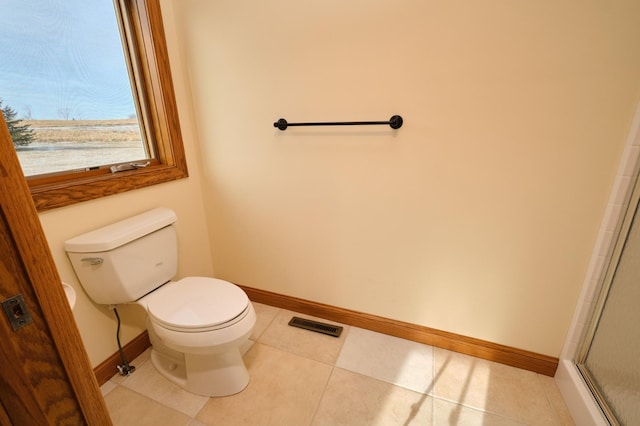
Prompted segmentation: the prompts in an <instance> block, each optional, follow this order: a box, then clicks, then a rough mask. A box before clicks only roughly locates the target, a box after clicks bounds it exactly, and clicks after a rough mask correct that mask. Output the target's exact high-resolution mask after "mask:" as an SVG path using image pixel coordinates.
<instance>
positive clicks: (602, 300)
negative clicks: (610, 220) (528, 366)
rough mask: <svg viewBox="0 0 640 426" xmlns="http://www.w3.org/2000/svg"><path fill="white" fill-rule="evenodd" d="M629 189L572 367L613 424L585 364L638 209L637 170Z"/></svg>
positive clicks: (604, 402)
mask: <svg viewBox="0 0 640 426" xmlns="http://www.w3.org/2000/svg"><path fill="white" fill-rule="evenodd" d="M630 189H632V194H631V197H630V198H629V201H628V202H627V205H626V206H625V207H626V208H625V209H624V214H623V215H622V217H621V220H620V226H619V229H618V231H617V232H616V233H615V234H616V235H617V237H616V238H615V244H613V248H612V250H611V255H610V256H609V258H608V259H607V263H606V267H605V268H603V274H602V275H603V277H602V280H601V283H600V286H599V287H600V289H599V295H598V296H597V301H596V303H595V306H594V308H593V312H592V314H591V319H590V321H589V323H588V326H587V327H586V328H585V333H584V337H583V341H582V345H581V347H580V349H579V351H578V353H577V355H576V357H575V364H576V368H577V369H578V371H579V372H580V374H581V375H582V378H583V380H584V381H585V382H586V384H587V386H588V387H589V390H590V391H591V393H592V394H593V396H594V398H595V400H596V402H597V403H598V405H599V406H600V409H601V410H602V412H603V414H604V416H605V417H606V418H607V420H608V421H609V423H611V424H612V425H614V426H616V425H619V422H618V420H617V419H616V416H615V414H614V413H613V411H612V409H611V408H610V407H609V405H608V404H607V402H606V400H605V398H604V396H603V395H602V394H601V393H600V390H599V389H598V386H597V385H596V383H595V382H594V380H593V378H592V376H591V374H590V373H589V371H588V369H587V368H586V365H585V364H586V361H587V356H588V355H589V350H590V349H591V346H592V345H593V340H594V338H595V334H596V331H597V330H598V324H599V323H600V319H601V318H602V314H603V311H604V308H605V305H606V303H607V300H608V296H609V292H610V290H611V286H612V285H613V283H614V280H615V277H616V273H617V271H618V265H619V264H620V260H621V257H622V254H623V252H624V249H625V246H626V243H627V239H628V236H629V233H630V231H631V226H632V225H633V223H634V220H635V219H636V214H638V213H640V209H639V207H640V204H639V203H640V185H639V182H638V177H637V173H636V178H635V179H634V180H633V181H632V182H631V188H630ZM638 221H640V217H638Z"/></svg>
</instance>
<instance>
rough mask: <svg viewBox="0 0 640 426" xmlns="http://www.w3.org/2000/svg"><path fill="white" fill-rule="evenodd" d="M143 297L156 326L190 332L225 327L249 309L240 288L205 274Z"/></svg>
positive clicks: (247, 301)
mask: <svg viewBox="0 0 640 426" xmlns="http://www.w3.org/2000/svg"><path fill="white" fill-rule="evenodd" d="M149 296H152V297H149ZM145 299H148V300H147V303H146V305H147V312H148V313H149V317H150V319H151V320H152V321H153V322H155V323H156V324H157V325H159V326H161V327H165V328H167V329H169V330H174V331H182V332H191V333H194V332H206V331H211V330H217V329H220V328H225V327H229V326H231V325H233V324H235V323H236V322H238V321H240V320H242V318H244V316H246V314H247V312H248V310H249V298H248V297H247V295H246V293H245V292H244V291H242V289H241V288H240V287H238V286H236V285H234V284H231V283H229V282H227V281H223V280H219V279H216V278H208V277H187V278H183V279H181V280H179V281H176V282H170V283H167V284H165V285H164V286H162V287H160V288H159V289H157V290H156V291H154V292H153V293H152V294H150V295H148V296H146V297H145Z"/></svg>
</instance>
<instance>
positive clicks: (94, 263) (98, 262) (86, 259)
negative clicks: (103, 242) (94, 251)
mask: <svg viewBox="0 0 640 426" xmlns="http://www.w3.org/2000/svg"><path fill="white" fill-rule="evenodd" d="M80 260H82V261H83V262H89V265H91V266H98V265H101V264H102V262H104V260H103V259H102V258H101V257H83V258H82V259H80Z"/></svg>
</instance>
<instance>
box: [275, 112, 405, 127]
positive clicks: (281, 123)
mask: <svg viewBox="0 0 640 426" xmlns="http://www.w3.org/2000/svg"><path fill="white" fill-rule="evenodd" d="M375 124H386V125H389V126H391V128H392V129H399V128H400V127H402V117H400V116H399V115H394V116H393V117H391V118H390V119H389V121H325V122H321V123H287V120H285V119H284V118H281V119H280V120H278V121H276V122H275V123H273V127H277V128H278V129H280V130H287V127H290V126H369V125H375Z"/></svg>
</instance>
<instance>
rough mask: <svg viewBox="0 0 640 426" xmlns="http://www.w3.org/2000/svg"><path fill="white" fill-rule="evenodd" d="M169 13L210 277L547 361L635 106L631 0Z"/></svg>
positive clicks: (234, 3) (637, 41)
mask: <svg viewBox="0 0 640 426" xmlns="http://www.w3.org/2000/svg"><path fill="white" fill-rule="evenodd" d="M165 3H166V4H169V0H167V1H165ZM172 7H173V8H174V9H175V10H174V12H175V17H176V19H177V22H178V25H177V33H178V40H179V41H180V43H181V44H182V49H181V52H180V53H181V54H182V55H183V56H182V59H184V60H185V61H186V64H185V66H186V67H188V69H189V76H190V84H191V90H192V93H193V98H194V108H193V111H194V114H195V115H194V120H195V122H196V123H197V126H198V136H199V140H200V149H201V153H202V161H203V177H204V180H203V187H204V191H203V193H204V194H205V199H204V203H205V208H206V216H207V222H208V224H209V231H210V234H209V236H210V241H211V246H212V255H213V264H214V265H215V270H216V275H217V276H218V277H220V278H224V279H228V280H231V281H234V282H237V283H239V284H243V285H247V286H253V287H257V288H261V289H266V290H269V291H273V292H277V293H282V294H287V295H291V296H296V297H301V298H305V299H309V300H313V301H317V302H322V303H328V304H331V305H335V306H340V307H344V308H349V309H355V310H358V311H363V312H367V313H371V314H376V315H381V316H384V317H389V318H394V319H398V320H402V321H408V322H411V323H416V324H421V325H425V326H429V327H434V328H437V329H441V330H446V331H450V332H454V333H460V334H463V335H467V336H472V337H476V338H480V339H486V340H489V341H492V342H496V343H501V344H505V345H510V346H514V347H517V348H521V349H528V350H532V351H535V352H539V353H543V354H547V355H552V356H558V355H559V353H560V349H561V346H562V342H563V339H564V336H565V333H566V330H567V328H568V325H569V321H570V318H571V315H572V312H573V309H574V306H575V303H576V300H577V296H578V291H579V287H580V285H581V283H582V280H583V278H584V275H585V269H586V266H587V262H588V259H589V255H590V253H591V250H592V247H593V244H594V240H595V236H596V233H597V230H598V227H599V223H600V220H601V218H602V214H603V212H604V208H605V205H606V201H607V194H608V192H609V190H610V187H611V184H612V182H613V177H614V175H615V170H616V165H617V162H618V159H619V158H620V155H621V150H622V147H623V144H624V141H625V137H626V133H627V132H628V129H629V125H630V121H631V117H632V113H633V110H634V108H635V106H636V104H637V102H638V100H639V98H640V55H639V54H638V52H640V25H638V19H637V17H638V16H640V3H638V2H637V1H635V0H629V1H616V2H610V3H607V4H601V3H598V2H577V1H566V0H563V1H541V2H512V1H506V0H494V1H488V2H466V1H446V2H445V1H441V2H434V1H408V0H407V1H397V0H393V1H392V0H380V1H376V2H369V1H357V0H354V1H348V2H344V1H332V0H329V1H322V2H300V1H296V0H272V1H267V2H255V1H247V0H240V1H239V0H180V1H177V0H174V1H173V3H172ZM393 114H401V115H402V116H403V117H404V119H405V125H404V126H403V127H402V129H400V130H399V131H397V132H393V131H390V130H389V129H388V128H373V127H370V128H297V129H296V128H294V129H289V130H287V131H286V132H280V131H279V130H277V129H274V128H273V127H272V123H273V122H274V121H276V120H277V119H278V118H280V117H284V118H286V119H288V120H289V121H324V120H329V121H333V120H384V119H387V118H388V117H390V116H391V115H393ZM191 155H193V153H192V154H191ZM176 192H178V191H176ZM107 202H108V201H105V203H107ZM88 208H89V207H87V209H88ZM183 214H184V213H183ZM193 214H196V213H193ZM53 215H58V217H62V214H58V213H57V212H55V213H53ZM72 233H73V232H71V231H70V232H69V234H72ZM204 262H206V261H204Z"/></svg>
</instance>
